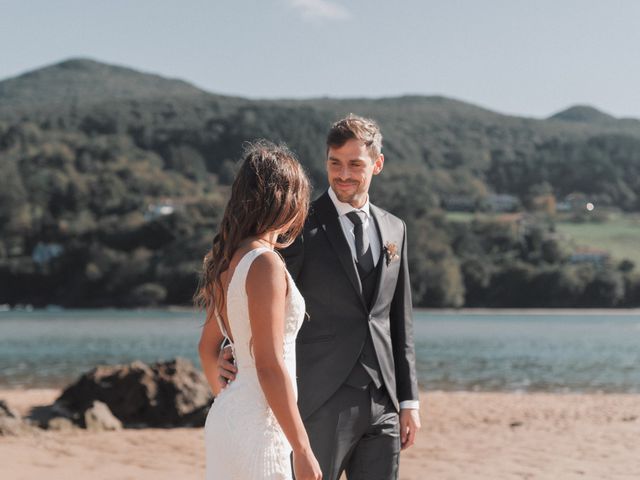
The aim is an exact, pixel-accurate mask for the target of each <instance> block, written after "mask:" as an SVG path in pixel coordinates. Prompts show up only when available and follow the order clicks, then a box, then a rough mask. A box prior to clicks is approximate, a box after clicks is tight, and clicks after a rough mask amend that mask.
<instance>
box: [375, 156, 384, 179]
mask: <svg viewBox="0 0 640 480" xmlns="http://www.w3.org/2000/svg"><path fill="white" fill-rule="evenodd" d="M383 168H384V155H383V154H380V155H378V159H377V160H376V161H375V162H374V164H373V174H374V175H378V174H379V173H380V172H381V171H382V169H383Z"/></svg>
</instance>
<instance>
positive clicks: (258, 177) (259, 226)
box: [194, 140, 310, 321]
mask: <svg viewBox="0 0 640 480" xmlns="http://www.w3.org/2000/svg"><path fill="white" fill-rule="evenodd" d="M309 196H310V185H309V179H308V178H307V175H306V174H305V172H304V170H303V168H302V166H301V165H300V163H299V162H298V160H297V159H296V157H295V155H294V154H293V153H292V152H291V151H290V150H289V149H288V148H287V147H286V146H285V145H275V144H273V143H271V142H268V141H266V140H259V141H257V142H254V143H249V144H247V146H246V147H245V149H244V154H243V161H242V165H241V167H240V170H239V171H238V174H237V175H236V178H235V180H234V182H233V186H232V187H231V198H230V199H229V202H228V203H227V206H226V208H225V211H224V215H223V217H222V221H221V222H220V228H219V231H218V233H217V235H216V236H215V237H214V238H213V245H212V246H211V250H209V252H208V253H207V255H206V256H205V258H204V265H203V272H202V275H201V278H200V285H199V287H198V290H197V292H196V294H195V297H194V299H195V302H196V304H197V305H199V306H200V307H203V308H205V309H206V311H207V321H208V320H209V319H210V318H211V315H213V313H214V309H215V310H217V311H218V312H222V311H223V308H224V303H225V302H224V294H223V292H224V289H223V286H222V281H221V275H222V273H224V272H225V271H226V270H227V269H228V268H229V265H230V263H231V258H232V257H233V254H234V253H235V251H236V250H237V249H238V246H239V245H240V243H241V242H242V241H243V240H244V239H246V238H248V237H253V236H257V235H262V234H264V233H267V232H272V231H274V230H278V229H281V228H283V227H285V226H288V228H287V231H286V232H284V233H283V234H281V235H280V237H279V238H278V243H277V244H276V245H275V247H276V248H284V247H286V246H288V245H290V244H291V243H292V242H293V241H294V240H295V238H296V237H297V236H298V235H300V233H301V232H302V228H303V226H304V222H305V219H306V216H307V210H308V209H309Z"/></svg>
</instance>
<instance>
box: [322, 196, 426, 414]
mask: <svg viewBox="0 0 640 480" xmlns="http://www.w3.org/2000/svg"><path fill="white" fill-rule="evenodd" d="M329 197H330V198H331V201H332V202H333V205H334V206H335V207H336V210H337V211H338V220H340V226H341V227H342V232H343V233H344V237H345V238H346V239H347V243H348V244H349V248H350V249H351V256H352V257H353V258H356V235H355V233H354V227H353V223H351V220H349V218H348V217H347V213H349V212H352V211H357V210H360V211H362V212H364V222H363V224H362V231H363V233H365V232H366V234H367V235H368V236H369V246H370V247H371V254H372V255H373V264H374V265H376V266H377V265H378V261H379V260H380V252H381V250H382V247H381V246H380V236H379V235H378V228H377V227H376V222H375V221H374V220H373V218H371V212H370V208H369V197H368V196H367V201H366V202H365V204H364V205H363V206H362V207H360V208H354V207H353V206H352V205H351V204H349V203H344V202H341V201H340V200H338V197H337V196H336V192H334V191H333V189H332V188H331V187H329ZM400 408H401V409H402V408H407V409H413V410H418V409H419V408H420V402H419V401H418V400H405V401H403V402H400Z"/></svg>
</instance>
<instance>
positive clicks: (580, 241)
mask: <svg viewBox="0 0 640 480" xmlns="http://www.w3.org/2000/svg"><path fill="white" fill-rule="evenodd" d="M490 215H491V214H481V217H484V218H487V217H488V216H490ZM473 218H474V214H473V213H467V212H449V213H447V219H448V220H450V221H454V222H468V221H471V220H472V219H473ZM556 229H557V231H558V233H561V234H564V235H567V236H568V237H570V238H571V239H572V240H573V242H574V243H575V245H576V246H581V247H594V248H600V249H603V250H607V251H609V252H610V253H611V255H612V256H613V258H614V259H616V260H622V259H624V258H626V259H629V260H632V261H633V262H634V263H635V264H636V265H637V266H638V267H640V214H622V213H611V214H609V215H608V217H607V220H606V221H603V222H585V223H575V222H571V221H568V220H558V221H557V222H556Z"/></svg>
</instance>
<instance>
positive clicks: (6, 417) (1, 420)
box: [0, 400, 33, 437]
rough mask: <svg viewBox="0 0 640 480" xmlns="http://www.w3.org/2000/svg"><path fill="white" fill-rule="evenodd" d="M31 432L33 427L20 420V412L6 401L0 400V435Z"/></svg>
mask: <svg viewBox="0 0 640 480" xmlns="http://www.w3.org/2000/svg"><path fill="white" fill-rule="evenodd" d="M32 432H33V429H32V428H31V426H30V425H28V424H26V423H25V422H24V421H23V420H22V418H21V417H20V414H19V413H18V412H16V411H15V410H14V409H13V408H11V407H10V406H9V404H8V403H7V402H6V401H4V400H0V437H2V436H8V435H14V436H16V435H23V434H25V433H32Z"/></svg>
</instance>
